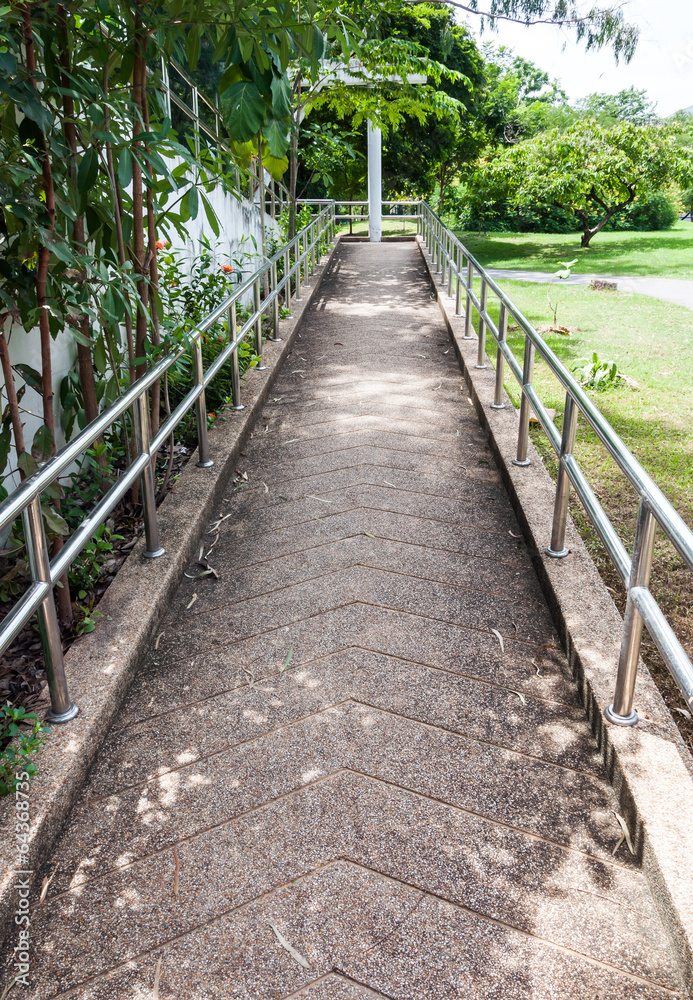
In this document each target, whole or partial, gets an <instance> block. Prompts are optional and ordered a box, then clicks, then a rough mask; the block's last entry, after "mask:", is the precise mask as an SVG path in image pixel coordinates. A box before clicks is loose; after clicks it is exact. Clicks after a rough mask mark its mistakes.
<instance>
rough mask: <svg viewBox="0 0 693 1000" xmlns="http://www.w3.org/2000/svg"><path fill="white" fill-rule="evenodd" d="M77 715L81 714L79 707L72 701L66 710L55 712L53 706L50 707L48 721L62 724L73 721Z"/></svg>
mask: <svg viewBox="0 0 693 1000" xmlns="http://www.w3.org/2000/svg"><path fill="white" fill-rule="evenodd" d="M77 715H79V708H78V707H77V705H75V703H74V702H72V703H71V704H70V707H69V708H68V709H67V710H66V711H65V712H54V711H53V709H52V708H51V709H49V710H48V714H47V715H46V722H50V723H53V724H55V725H62V724H63V723H65V722H71V721H72V720H73V719H74V718H75V716H77Z"/></svg>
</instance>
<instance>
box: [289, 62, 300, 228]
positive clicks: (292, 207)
mask: <svg viewBox="0 0 693 1000" xmlns="http://www.w3.org/2000/svg"><path fill="white" fill-rule="evenodd" d="M295 87H296V120H295V122H294V128H293V134H292V136H291V148H290V150H289V239H290V240H292V239H293V238H294V236H295V235H296V184H297V181H298V129H299V115H300V113H301V75H300V73H299V75H298V77H297V78H296V83H295Z"/></svg>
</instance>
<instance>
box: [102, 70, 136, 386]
mask: <svg viewBox="0 0 693 1000" xmlns="http://www.w3.org/2000/svg"><path fill="white" fill-rule="evenodd" d="M103 94H104V105H103V113H104V129H105V130H106V131H107V132H108V131H109V130H110V127H111V119H110V113H109V110H108V60H106V62H105V64H104V68H103ZM106 166H107V168H108V176H109V178H110V181H111V189H112V191H113V218H114V221H115V228H116V241H117V243H118V262H119V264H120V266H121V267H123V266H124V264H125V260H126V254H125V240H124V239H123V204H122V199H121V197H120V187H119V185H118V177H117V175H116V172H115V165H114V162H113V147H112V145H111V143H110V142H107V143H106ZM125 337H126V341H127V348H128V361H129V362H130V382H131V383H132V382H134V381H135V367H134V360H135V340H134V338H133V335H132V319H131V317H130V313H129V312H128V310H127V309H126V310H125Z"/></svg>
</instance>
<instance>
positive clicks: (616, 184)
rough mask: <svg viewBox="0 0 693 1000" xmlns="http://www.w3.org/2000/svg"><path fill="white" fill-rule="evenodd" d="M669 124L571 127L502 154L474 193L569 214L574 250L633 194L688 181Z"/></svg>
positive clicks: (685, 157) (688, 163) (684, 157)
mask: <svg viewBox="0 0 693 1000" xmlns="http://www.w3.org/2000/svg"><path fill="white" fill-rule="evenodd" d="M676 133H677V130H676V128H675V126H672V125H633V124H631V123H629V122H622V123H621V124H619V125H614V126H612V127H611V128H606V127H604V126H603V125H600V124H599V123H598V122H595V121H593V120H587V121H578V122H576V123H575V124H574V125H571V126H570V127H569V128H567V129H566V130H565V131H563V132H561V131H559V130H558V129H554V130H552V131H550V132H547V133H543V134H541V135H538V136H536V137H535V138H534V139H530V140H527V141H526V142H521V143H519V144H518V145H517V146H513V147H512V148H510V149H507V150H505V151H504V152H502V153H501V154H500V155H498V156H496V157H495V158H494V159H493V160H492V161H491V162H490V163H489V164H487V165H486V166H485V167H484V168H482V169H481V171H480V172H479V175H478V177H477V180H476V186H477V190H479V191H481V192H483V194H484V195H485V196H486V197H487V198H490V200H494V201H495V200H499V199H500V198H506V199H507V200H508V201H509V203H510V204H513V205H515V206H518V207H520V206H523V207H527V206H533V205H536V204H537V203H540V204H543V205H546V206H555V207H557V208H561V209H564V210H565V211H567V212H570V213H572V214H573V215H574V216H575V217H576V218H577V219H578V220H579V223H580V226H581V228H582V240H581V246H583V247H588V246H589V244H590V241H591V240H592V239H593V238H594V236H596V235H597V233H599V232H601V230H602V229H603V228H604V226H606V224H607V223H608V222H609V220H610V219H612V218H613V217H614V216H616V215H617V214H618V213H619V212H622V211H623V209H625V208H626V207H627V206H628V205H630V204H631V203H632V202H633V201H634V200H635V197H636V195H637V194H638V193H639V192H645V191H658V190H661V189H662V188H663V187H665V186H666V185H668V184H670V183H672V182H676V181H678V180H680V179H682V178H684V177H686V176H688V175H690V171H691V167H692V164H693V158H692V155H691V153H690V152H688V151H686V150H683V149H682V148H681V147H680V146H679V144H678V143H677V141H676Z"/></svg>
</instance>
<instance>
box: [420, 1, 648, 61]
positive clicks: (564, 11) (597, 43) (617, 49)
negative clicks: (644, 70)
mask: <svg viewBox="0 0 693 1000" xmlns="http://www.w3.org/2000/svg"><path fill="white" fill-rule="evenodd" d="M408 2H410V3H414V2H416V0H408ZM441 2H444V3H446V4H448V5H449V6H450V7H454V8H455V9H457V10H462V11H464V12H465V13H467V14H473V15H476V16H478V17H479V18H480V19H481V26H482V30H483V28H484V27H486V26H488V27H490V28H491V29H492V30H493V28H494V27H495V26H496V23H497V22H498V21H513V22H515V23H516V24H525V25H527V26H528V27H529V26H531V25H533V24H552V25H556V26H557V27H561V28H563V29H564V30H567V31H571V32H572V33H573V35H574V36H575V39H576V41H578V42H584V44H585V48H586V49H587V50H589V49H600V48H604V47H606V46H609V47H610V48H611V49H612V51H613V53H614V56H615V58H616V62H618V61H619V59H623V60H624V61H625V62H630V60H631V59H632V57H633V53H634V52H635V48H636V46H637V44H638V28H637V26H636V25H634V24H629V23H628V21H626V19H625V15H624V11H623V4H622V3H613V4H611V5H608V4H607V5H606V6H604V7H599V6H593V5H591V4H585V3H584V2H583V0H488V2H487V3H486V4H485V5H484V7H483V8H482V9H481V10H480V9H479V0H468V2H466V3H464V2H463V0H441Z"/></svg>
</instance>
